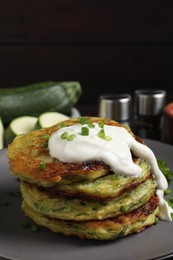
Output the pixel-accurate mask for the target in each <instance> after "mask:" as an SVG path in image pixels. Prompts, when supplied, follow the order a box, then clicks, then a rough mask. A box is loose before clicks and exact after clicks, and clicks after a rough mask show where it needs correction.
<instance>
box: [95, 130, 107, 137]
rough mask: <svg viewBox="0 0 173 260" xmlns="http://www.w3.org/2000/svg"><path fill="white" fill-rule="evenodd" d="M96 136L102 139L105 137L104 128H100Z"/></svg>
mask: <svg viewBox="0 0 173 260" xmlns="http://www.w3.org/2000/svg"><path fill="white" fill-rule="evenodd" d="M97 136H98V137H100V138H102V139H105V137H106V136H105V130H104V129H101V130H100V131H99V132H98V134H97Z"/></svg>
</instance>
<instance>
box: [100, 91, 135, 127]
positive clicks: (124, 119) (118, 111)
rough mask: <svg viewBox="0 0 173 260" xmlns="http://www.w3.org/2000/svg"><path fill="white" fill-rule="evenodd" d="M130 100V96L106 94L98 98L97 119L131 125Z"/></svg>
mask: <svg viewBox="0 0 173 260" xmlns="http://www.w3.org/2000/svg"><path fill="white" fill-rule="evenodd" d="M131 114H132V98H131V95H130V94H107V95H101V96H100V97H99V111H98V115H99V117H103V118H108V119H113V120H115V121H117V122H119V123H120V124H122V125H128V126H130V125H131Z"/></svg>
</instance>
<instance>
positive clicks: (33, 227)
mask: <svg viewBox="0 0 173 260" xmlns="http://www.w3.org/2000/svg"><path fill="white" fill-rule="evenodd" d="M31 230H32V232H34V233H36V232H38V231H39V227H38V226H32V227H31Z"/></svg>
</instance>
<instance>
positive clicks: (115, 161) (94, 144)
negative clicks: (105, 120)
mask: <svg viewBox="0 0 173 260" xmlns="http://www.w3.org/2000/svg"><path fill="white" fill-rule="evenodd" d="M94 126H95V127H94V128H89V135H87V136H83V135H81V127H88V125H81V124H78V125H73V126H69V127H63V128H61V129H59V130H58V131H57V132H55V133H54V134H52V135H51V136H50V139H49V143H48V148H49V151H50V156H52V157H54V158H57V159H59V160H60V161H63V162H75V163H80V162H87V161H93V160H99V161H103V162H104V163H106V164H107V165H109V166H110V167H111V169H112V171H113V172H115V173H119V174H120V173H121V174H124V175H125V176H135V177H140V176H141V174H142V169H141V168H140V167H139V166H138V165H136V164H135V163H134V162H133V160H132V155H131V151H132V152H133V153H134V154H135V155H136V156H138V157H141V158H144V159H145V160H146V161H147V162H148V163H149V164H150V165H151V171H152V174H153V176H154V178H155V182H156V185H157V196H158V198H159V208H160V214H159V217H160V218H161V219H163V220H169V221H171V220H172V218H171V213H173V209H172V208H171V207H169V205H168V203H167V202H166V200H165V199H164V190H165V189H167V188H168V183H167V180H166V178H165V176H164V175H163V173H162V172H161V171H160V169H159V167H158V165H157V160H156V157H155V155H154V153H153V152H152V150H151V149H150V148H149V147H147V146H146V145H143V144H141V143H139V142H138V141H136V140H135V139H134V138H133V137H132V135H131V134H130V133H128V131H127V130H126V129H125V128H123V127H117V126H109V125H104V131H105V135H106V136H109V137H111V140H110V141H106V140H104V139H102V138H100V137H99V136H98V133H99V132H100V130H101V128H100V126H99V125H98V124H97V123H94ZM64 132H67V133H68V135H71V134H74V135H75V137H74V139H73V140H72V141H67V140H66V139H62V137H61V135H62V134H63V133H64Z"/></svg>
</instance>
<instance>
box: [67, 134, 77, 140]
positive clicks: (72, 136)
mask: <svg viewBox="0 0 173 260" xmlns="http://www.w3.org/2000/svg"><path fill="white" fill-rule="evenodd" d="M75 136H76V135H75V134H71V135H68V136H67V141H73V139H74V138H75Z"/></svg>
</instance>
